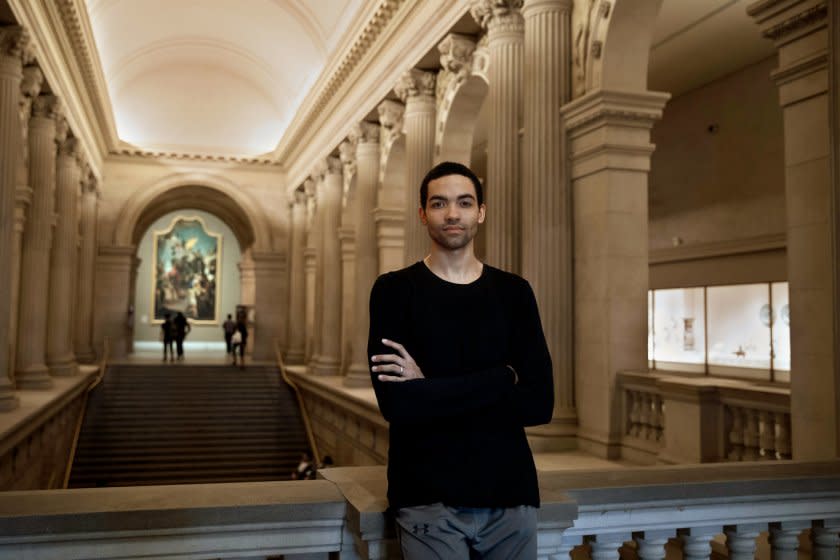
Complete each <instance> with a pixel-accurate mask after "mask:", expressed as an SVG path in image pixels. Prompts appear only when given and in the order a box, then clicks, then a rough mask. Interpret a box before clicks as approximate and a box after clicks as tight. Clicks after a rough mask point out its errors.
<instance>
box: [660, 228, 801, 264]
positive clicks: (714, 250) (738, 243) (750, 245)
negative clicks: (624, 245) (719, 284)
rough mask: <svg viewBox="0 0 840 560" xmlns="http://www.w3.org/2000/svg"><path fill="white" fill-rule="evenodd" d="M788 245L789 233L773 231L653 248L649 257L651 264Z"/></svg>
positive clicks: (780, 247)
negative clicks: (759, 234) (748, 236)
mask: <svg viewBox="0 0 840 560" xmlns="http://www.w3.org/2000/svg"><path fill="white" fill-rule="evenodd" d="M786 247H787V235H786V234H785V233H773V234H768V235H761V236H756V237H750V238H747V239H732V240H727V241H714V242H707V243H693V244H690V245H682V246H679V247H667V248H663V249H653V250H651V251H650V253H649V255H648V257H649V261H650V264H666V263H674V262H683V261H694V260H702V259H712V258H717V257H727V256H733V255H743V254H747V253H759V252H764V251H778V250H780V249H785V248H786Z"/></svg>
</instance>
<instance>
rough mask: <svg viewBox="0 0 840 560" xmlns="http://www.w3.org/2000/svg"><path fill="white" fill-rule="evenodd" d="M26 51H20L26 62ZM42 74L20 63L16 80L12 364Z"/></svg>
mask: <svg viewBox="0 0 840 560" xmlns="http://www.w3.org/2000/svg"><path fill="white" fill-rule="evenodd" d="M26 58H27V55H24V63H26ZM43 82H44V75H43V74H42V73H41V69H40V68H38V67H37V66H24V68H23V81H22V82H21V84H20V92H21V96H20V104H19V107H18V108H19V116H20V134H21V149H20V153H19V154H18V161H17V188H16V191H15V238H14V252H13V254H12V263H11V267H10V268H11V273H12V286H11V302H12V304H11V312H10V313H9V329H10V330H9V344H10V346H11V351H12V360H11V363H12V364H16V363H17V347H18V343H17V340H18V313H19V311H20V266H21V251H22V248H23V229H24V226H25V225H26V215H27V213H28V211H29V206H30V205H31V204H32V188H31V187H30V186H29V118H30V116H31V115H32V100H33V99H35V98H36V97H38V94H39V93H40V91H41V85H42V84H43Z"/></svg>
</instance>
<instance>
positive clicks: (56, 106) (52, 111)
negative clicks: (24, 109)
mask: <svg viewBox="0 0 840 560" xmlns="http://www.w3.org/2000/svg"><path fill="white" fill-rule="evenodd" d="M32 116H33V117H40V118H45V119H55V120H56V121H60V120H63V117H62V112H61V100H60V99H59V98H58V97H56V96H55V95H39V96H38V97H36V98H35V99H33V100H32Z"/></svg>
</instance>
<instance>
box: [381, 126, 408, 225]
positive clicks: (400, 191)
mask: <svg viewBox="0 0 840 560" xmlns="http://www.w3.org/2000/svg"><path fill="white" fill-rule="evenodd" d="M385 142H386V143H385V145H384V146H383V150H382V160H381V161H380V165H379V192H378V194H377V201H378V206H379V207H380V208H390V209H396V210H399V211H402V209H403V207H404V203H405V193H406V184H405V178H406V168H405V166H406V161H405V134H402V133H399V134H395V135H394V137H392V138H389V139H387V140H386V141H385Z"/></svg>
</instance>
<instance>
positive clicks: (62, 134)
mask: <svg viewBox="0 0 840 560" xmlns="http://www.w3.org/2000/svg"><path fill="white" fill-rule="evenodd" d="M69 134H70V124H69V123H68V122H67V119H65V118H64V117H63V116H62V117H60V118H59V119H58V120H56V121H55V143H56V147H61V145H62V144H64V141H65V140H67V136H68V135H69Z"/></svg>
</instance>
